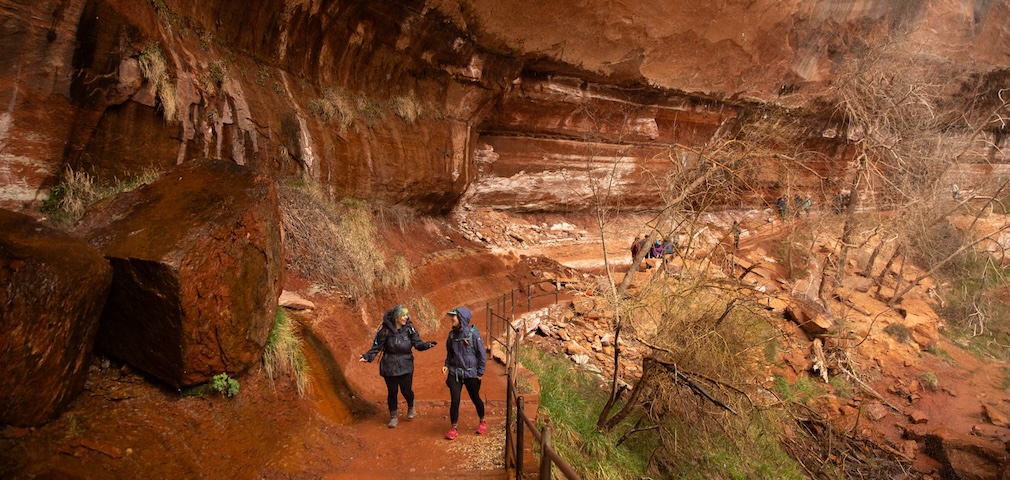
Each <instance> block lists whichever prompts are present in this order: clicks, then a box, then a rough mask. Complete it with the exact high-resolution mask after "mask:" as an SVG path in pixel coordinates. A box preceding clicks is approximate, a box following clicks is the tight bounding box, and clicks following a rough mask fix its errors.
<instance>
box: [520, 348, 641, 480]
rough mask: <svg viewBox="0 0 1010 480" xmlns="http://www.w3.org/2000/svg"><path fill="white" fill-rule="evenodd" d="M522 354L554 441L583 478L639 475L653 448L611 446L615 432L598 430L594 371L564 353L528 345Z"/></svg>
mask: <svg viewBox="0 0 1010 480" xmlns="http://www.w3.org/2000/svg"><path fill="white" fill-rule="evenodd" d="M522 357H523V358H522V362H523V364H524V365H525V366H526V367H527V368H529V369H530V370H532V371H533V372H534V373H536V374H537V377H538V379H539V382H540V411H541V413H542V414H545V416H546V417H548V418H550V420H551V428H552V429H553V436H552V438H553V443H554V447H555V449H557V450H558V452H559V454H560V455H561V457H562V458H565V459H566V460H567V461H568V462H569V463H570V464H571V465H572V466H573V467H574V468H575V469H576V470H577V471H578V472H579V474H580V475H581V476H582V478H584V479H587V480H588V479H625V478H626V479H637V478H642V476H643V475H644V474H645V470H646V466H647V464H648V461H649V458H648V452H649V451H651V450H652V448H640V449H638V448H630V447H629V446H627V444H622V446H615V443H616V441H617V438H616V437H614V436H611V435H608V434H605V433H601V432H600V431H599V430H597V428H596V415H597V414H598V412H599V411H600V409H601V408H602V406H603V403H604V402H605V401H606V396H605V392H604V391H603V390H601V389H600V388H599V386H598V384H597V382H596V381H595V380H594V379H593V377H592V376H590V375H589V374H587V373H586V372H585V371H584V370H577V369H576V368H574V367H573V366H572V364H571V362H568V361H567V360H566V359H565V358H564V357H563V356H562V357H557V356H551V355H548V354H546V353H544V352H543V351H541V350H537V349H530V348H527V349H524V350H523V351H522ZM633 438H635V439H636V441H637V440H638V439H641V438H645V437H644V436H642V437H633ZM631 445H636V443H631ZM637 446H643V445H640V444H638V445H637ZM653 448H654V447H653Z"/></svg>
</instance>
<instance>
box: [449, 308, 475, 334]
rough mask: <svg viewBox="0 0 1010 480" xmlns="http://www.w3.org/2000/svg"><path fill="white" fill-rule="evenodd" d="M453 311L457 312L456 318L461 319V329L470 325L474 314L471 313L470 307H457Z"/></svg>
mask: <svg viewBox="0 0 1010 480" xmlns="http://www.w3.org/2000/svg"><path fill="white" fill-rule="evenodd" d="M453 311H454V312H456V318H458V319H459V328H460V329H461V330H462V329H464V328H466V327H468V326H469V325H470V318H471V316H472V315H473V314H471V313H470V309H469V308H466V307H456V308H455V309H453Z"/></svg>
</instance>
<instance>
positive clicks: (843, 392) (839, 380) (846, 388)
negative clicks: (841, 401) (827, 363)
mask: <svg viewBox="0 0 1010 480" xmlns="http://www.w3.org/2000/svg"><path fill="white" fill-rule="evenodd" d="M828 384H829V385H831V388H832V389H834V391H835V395H837V396H839V397H841V398H852V382H851V381H849V378H848V377H846V376H843V375H835V376H833V377H831V379H830V380H829V381H828Z"/></svg>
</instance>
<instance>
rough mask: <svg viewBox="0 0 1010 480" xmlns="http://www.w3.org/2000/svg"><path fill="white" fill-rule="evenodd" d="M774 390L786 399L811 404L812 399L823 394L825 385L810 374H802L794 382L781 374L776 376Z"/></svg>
mask: <svg viewBox="0 0 1010 480" xmlns="http://www.w3.org/2000/svg"><path fill="white" fill-rule="evenodd" d="M773 390H774V391H775V393H777V394H778V395H779V397H781V398H782V400H785V401H792V402H798V403H802V404H804V405H809V404H810V402H811V401H812V400H814V399H815V398H817V397H818V396H820V395H823V394H824V393H825V392H824V387H822V386H820V385H818V384H817V383H816V382H815V381H814V380H813V379H811V378H810V377H808V376H801V377H799V378H797V379H796V381H795V382H794V383H792V384H790V383H789V380H787V379H786V378H785V377H783V376H781V375H776V376H775V383H774V387H773Z"/></svg>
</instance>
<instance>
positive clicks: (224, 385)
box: [210, 373, 239, 398]
mask: <svg viewBox="0 0 1010 480" xmlns="http://www.w3.org/2000/svg"><path fill="white" fill-rule="evenodd" d="M210 388H212V389H213V390H214V391H215V392H218V393H220V394H223V395H224V396H226V397H228V398H231V397H234V396H235V395H238V390H239V384H238V380H235V379H234V378H231V377H229V376H228V374H227V373H219V374H217V375H214V378H213V379H212V380H211V381H210Z"/></svg>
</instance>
